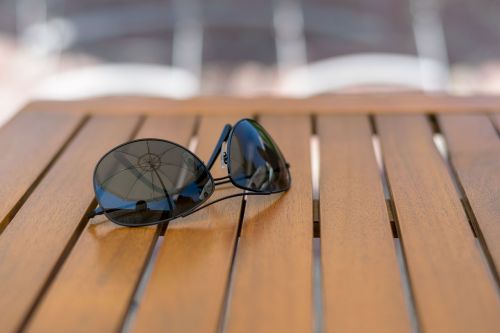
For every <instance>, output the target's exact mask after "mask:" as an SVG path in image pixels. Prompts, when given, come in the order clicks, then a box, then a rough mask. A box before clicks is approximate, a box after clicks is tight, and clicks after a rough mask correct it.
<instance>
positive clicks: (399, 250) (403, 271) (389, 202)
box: [370, 116, 421, 333]
mask: <svg viewBox="0 0 500 333" xmlns="http://www.w3.org/2000/svg"><path fill="white" fill-rule="evenodd" d="M370 124H371V130H372V144H373V151H374V153H375V159H376V161H377V165H378V168H379V174H380V181H381V182H382V187H383V190H384V196H385V202H386V206H387V213H388V216H389V223H390V227H391V231H392V235H393V238H394V250H395V252H396V258H397V262H398V266H399V273H400V275H401V282H402V288H403V295H404V298H405V303H406V307H407V312H408V314H409V318H410V324H411V329H412V332H414V333H416V332H420V331H421V329H420V325H419V320H418V313H417V310H416V306H415V297H414V296H413V292H412V288H411V284H410V277H409V272H408V266H407V263H406V259H405V255H404V251H403V247H402V246H401V239H400V236H399V235H400V232H399V230H398V220H397V213H396V209H395V207H394V200H393V198H392V194H391V191H390V187H389V182H388V178H387V170H386V169H385V165H384V159H383V157H382V156H383V155H382V146H381V144H380V139H379V136H378V133H377V126H376V124H375V119H374V117H373V116H370Z"/></svg>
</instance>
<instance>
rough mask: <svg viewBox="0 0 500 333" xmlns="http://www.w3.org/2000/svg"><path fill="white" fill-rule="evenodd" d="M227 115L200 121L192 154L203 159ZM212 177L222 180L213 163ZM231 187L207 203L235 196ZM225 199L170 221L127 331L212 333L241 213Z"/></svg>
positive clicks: (230, 120) (228, 119)
mask: <svg viewBox="0 0 500 333" xmlns="http://www.w3.org/2000/svg"><path fill="white" fill-rule="evenodd" d="M236 120H238V118H235V117H230V116H221V117H202V118H201V123H200V128H199V133H198V136H197V138H198V147H197V148H196V154H197V155H198V156H199V157H200V158H202V159H203V160H205V161H206V160H208V158H209V157H210V154H211V153H212V150H213V149H214V148H215V144H216V142H217V139H218V138H219V135H220V133H221V131H222V128H223V126H224V125H225V124H226V123H230V124H233V123H234V122H235V121H236ZM212 174H213V176H214V177H222V176H226V175H227V171H226V169H221V167H220V163H219V161H216V163H215V165H214V167H213V172H212ZM241 191H242V190H240V189H235V188H234V187H231V186H226V189H218V190H217V191H216V192H215V193H214V195H213V198H216V197H220V196H224V195H228V194H232V193H238V192H241ZM241 202H242V199H241V198H234V199H229V200H227V201H224V202H220V203H218V204H215V205H214V206H210V207H208V208H206V209H204V210H201V211H199V212H197V213H194V214H193V215H190V216H188V217H185V218H181V219H178V220H174V221H172V222H171V223H170V224H169V226H168V228H167V232H166V234H165V238H164V241H163V244H162V246H161V248H160V249H159V252H158V257H157V260H156V264H155V267H154V269H153V272H152V274H151V280H150V281H149V283H148V286H147V288H146V291H145V294H144V298H143V299H142V301H141V305H140V307H139V310H138V313H137V318H136V319H135V323H134V324H133V329H132V332H165V331H168V332H171V333H173V332H182V333H184V332H186V333H188V332H207V333H209V332H216V331H217V329H218V327H219V322H220V316H221V311H223V304H224V297H225V293H226V286H227V283H228V278H229V269H230V265H231V259H232V255H233V248H234V243H235V241H236V232H237V229H238V221H239V215H240V210H241Z"/></svg>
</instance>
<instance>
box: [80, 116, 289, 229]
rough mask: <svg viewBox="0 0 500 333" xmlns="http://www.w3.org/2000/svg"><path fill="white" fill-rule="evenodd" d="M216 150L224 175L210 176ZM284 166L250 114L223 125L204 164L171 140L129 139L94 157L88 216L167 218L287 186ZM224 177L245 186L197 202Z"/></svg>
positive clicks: (138, 222)
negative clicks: (92, 204) (92, 195)
mask: <svg viewBox="0 0 500 333" xmlns="http://www.w3.org/2000/svg"><path fill="white" fill-rule="evenodd" d="M224 143H226V145H225V147H224ZM224 148H225V149H224ZM221 152H222V163H223V164H224V165H226V166H227V171H228V176H226V177H221V178H215V179H214V178H213V177H212V175H211V174H210V171H209V170H210V169H211V168H212V166H213V165H214V163H215V161H216V159H217V157H218V156H219V155H220V154H221ZM288 169H289V165H288V163H287V162H286V161H285V158H284V157H283V154H282V153H281V152H280V150H279V148H278V146H277V145H276V143H275V142H274V141H273V139H272V138H271V136H270V135H269V134H268V133H267V132H266V131H265V130H264V128H263V127H262V126H261V125H260V124H259V123H257V122H256V121H254V120H251V119H242V120H240V121H238V122H237V123H236V124H235V125H234V126H231V125H226V126H225V127H224V129H223V131H222V134H221V136H220V138H219V140H218V142H217V146H216V147H215V150H214V152H213V153H212V156H211V157H210V159H209V161H208V163H207V165H205V164H204V163H203V162H202V161H201V160H200V159H199V158H198V157H197V156H196V155H195V154H193V153H192V152H190V151H189V150H187V149H186V148H184V147H181V146H179V145H178V144H176V143H173V142H170V141H166V140H160V139H139V140H134V141H130V142H127V143H124V144H122V145H119V146H117V147H115V148H113V149H112V150H111V151H109V152H108V153H106V154H105V155H104V156H103V157H102V158H101V159H100V160H99V162H98V163H97V165H96V167H95V170H94V191H95V196H96V199H97V202H98V203H99V207H98V208H97V209H96V210H94V211H93V212H91V213H90V214H89V215H88V216H89V218H92V217H94V216H96V215H100V214H105V215H106V217H107V218H108V219H110V220H111V221H113V222H115V223H117V224H120V225H123V226H146V225H152V224H158V223H163V222H168V221H170V220H173V219H175V218H177V217H184V216H187V215H189V214H192V213H194V212H196V211H198V210H200V209H203V208H205V207H207V206H209V205H212V204H214V203H216V202H219V201H222V200H225V199H229V198H234V197H239V196H243V195H267V194H272V193H279V192H284V191H287V190H288V189H289V188H290V183H291V178H290V172H289V170H288ZM229 182H230V183H232V184H233V185H234V186H236V187H238V188H241V189H243V190H245V191H244V192H242V193H236V194H232V195H228V196H225V197H222V198H220V199H217V200H214V201H212V202H209V203H206V204H204V205H202V204H203V203H204V202H206V201H207V200H208V198H209V197H210V196H211V195H212V193H213V192H214V189H215V188H216V186H218V185H221V184H226V183H229Z"/></svg>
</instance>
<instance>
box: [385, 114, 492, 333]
mask: <svg viewBox="0 0 500 333" xmlns="http://www.w3.org/2000/svg"><path fill="white" fill-rule="evenodd" d="M377 125H378V128H379V133H380V139H381V144H382V151H383V156H384V161H385V165H386V170H387V174H388V181H389V184H390V189H391V192H392V195H393V199H394V202H395V206H396V213H397V216H398V227H399V229H400V235H401V241H402V245H403V250H404V253H405V258H406V261H407V266H408V271H409V274H410V282H411V285H412V290H413V294H414V297H415V301H416V307H417V313H418V314H419V319H420V325H421V328H422V330H423V331H428V332H497V331H498V327H500V316H499V315H498V314H499V313H500V303H499V299H498V296H497V294H496V290H495V287H494V284H493V281H492V280H491V279H490V277H489V276H488V271H487V267H486V265H485V264H484V262H483V260H482V258H481V254H480V252H479V249H478V248H477V247H476V244H475V240H474V237H473V234H472V231H471V230H470V226H469V225H468V222H467V218H466V215H465V212H464V210H463V208H462V206H461V203H460V200H459V197H458V194H457V192H456V190H455V188H454V185H453V183H452V180H451V178H450V175H449V173H448V170H447V168H446V165H445V163H444V161H443V160H442V158H441V156H440V155H439V153H438V151H437V149H436V147H435V146H434V144H433V142H432V133H431V130H430V128H429V124H428V123H427V121H426V119H425V117H424V116H418V115H414V116H397V115H394V116H378V117H377Z"/></svg>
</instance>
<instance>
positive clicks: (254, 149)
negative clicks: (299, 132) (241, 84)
mask: <svg viewBox="0 0 500 333" xmlns="http://www.w3.org/2000/svg"><path fill="white" fill-rule="evenodd" d="M228 144H229V147H228V151H229V154H230V155H229V166H228V169H229V175H230V177H231V179H232V181H233V182H234V183H236V184H237V185H238V186H240V187H243V188H245V189H248V190H252V191H258V192H278V191H284V190H287V189H288V188H289V186H290V174H289V172H288V167H287V165H286V162H285V159H284V158H283V155H282V154H281V152H280V150H279V149H278V147H277V145H276V144H275V143H274V141H273V139H272V138H271V136H270V135H269V134H268V133H267V132H266V131H265V130H264V128H263V127H262V126H261V125H259V124H258V123H257V122H255V121H253V120H250V119H244V120H242V121H240V122H238V123H237V124H236V125H235V127H234V129H233V134H232V136H231V138H230V140H229V142H228Z"/></svg>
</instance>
